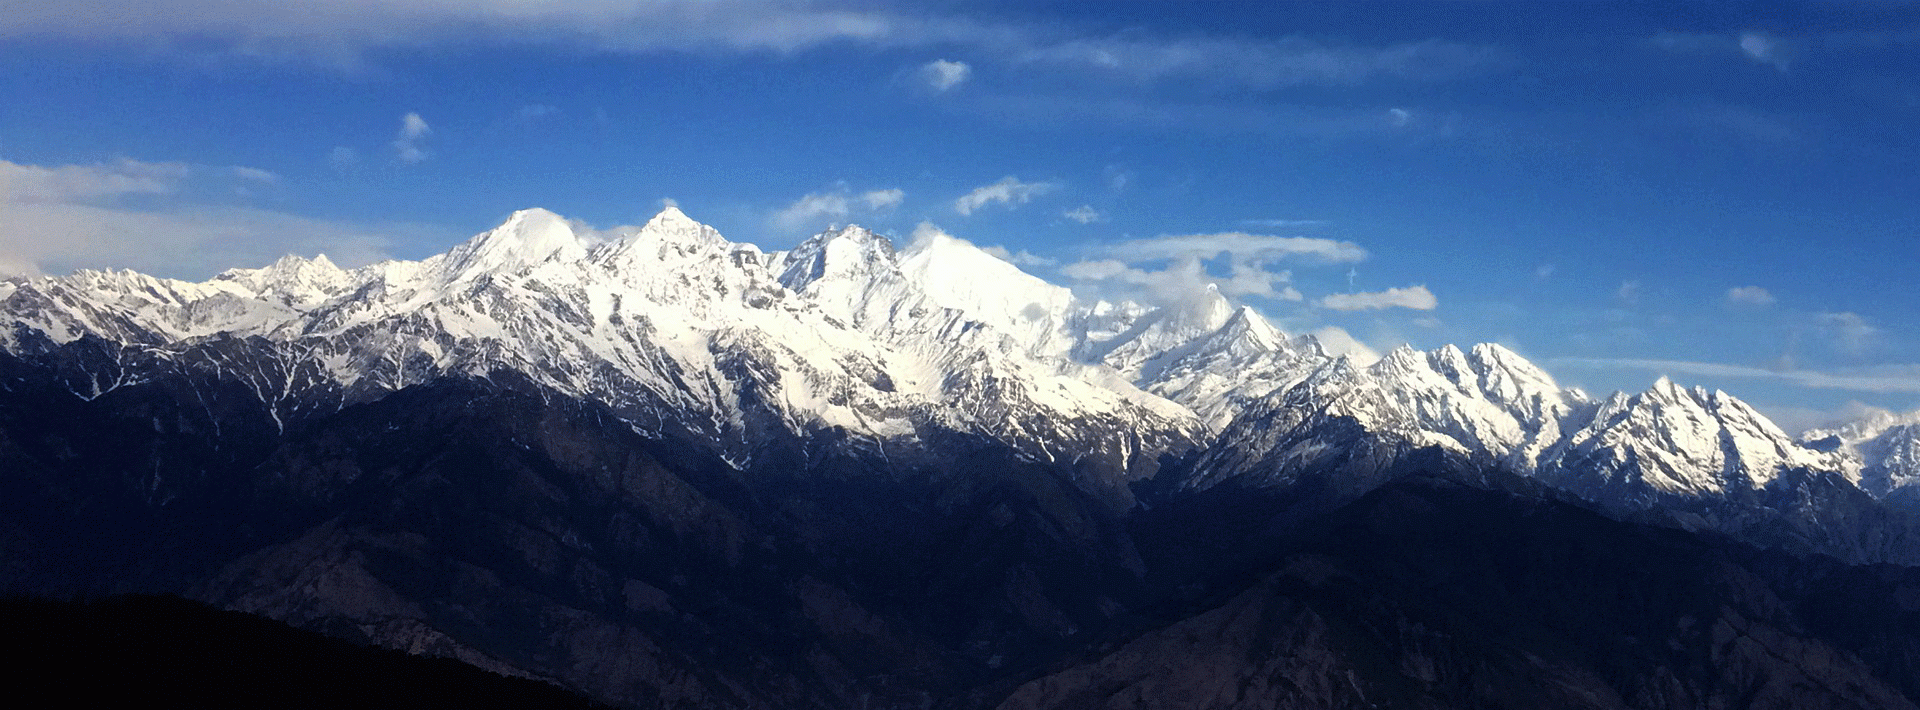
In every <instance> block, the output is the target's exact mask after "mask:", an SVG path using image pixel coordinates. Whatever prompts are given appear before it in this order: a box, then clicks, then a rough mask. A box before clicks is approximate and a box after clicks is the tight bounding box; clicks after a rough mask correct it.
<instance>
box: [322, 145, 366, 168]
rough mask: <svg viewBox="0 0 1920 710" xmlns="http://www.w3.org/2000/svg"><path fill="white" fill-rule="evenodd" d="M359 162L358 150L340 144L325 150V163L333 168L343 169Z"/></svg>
mask: <svg viewBox="0 0 1920 710" xmlns="http://www.w3.org/2000/svg"><path fill="white" fill-rule="evenodd" d="M359 164H360V151H357V150H354V149H352V148H348V147H346V146H344V145H342V146H334V148H333V150H331V151H328V152H327V165H329V166H332V167H333V169H334V170H340V171H345V170H348V169H350V168H352V167H353V166H355V165H359Z"/></svg>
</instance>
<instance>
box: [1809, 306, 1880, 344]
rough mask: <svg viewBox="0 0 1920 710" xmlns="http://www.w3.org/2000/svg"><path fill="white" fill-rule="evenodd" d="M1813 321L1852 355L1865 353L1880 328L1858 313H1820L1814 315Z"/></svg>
mask: <svg viewBox="0 0 1920 710" xmlns="http://www.w3.org/2000/svg"><path fill="white" fill-rule="evenodd" d="M1814 323H1816V324H1818V325H1819V327H1820V328H1821V330H1822V331H1824V332H1825V333H1826V334H1827V335H1828V336H1829V337H1831V338H1833V340H1834V343H1835V344H1836V345H1838V346H1839V347H1840V349H1841V350H1842V351H1844V352H1846V353H1848V354H1852V355H1859V354H1862V353H1865V352H1866V351H1867V350H1868V349H1869V348H1871V347H1872V346H1873V345H1874V343H1875V342H1876V341H1878V339H1879V337H1880V329H1879V328H1877V327H1875V326H1874V325H1872V324H1870V323H1868V322H1867V319H1866V318H1865V317H1862V316H1861V315H1860V314H1858V313H1845V312H1842V313H1821V314H1818V315H1816V316H1814Z"/></svg>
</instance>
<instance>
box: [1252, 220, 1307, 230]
mask: <svg viewBox="0 0 1920 710" xmlns="http://www.w3.org/2000/svg"><path fill="white" fill-rule="evenodd" d="M1240 223H1241V224H1244V225H1247V226H1249V227H1269V228H1273V229H1287V228H1290V227H1321V226H1325V225H1326V224H1327V221H1326V220H1324V219H1243V220H1240Z"/></svg>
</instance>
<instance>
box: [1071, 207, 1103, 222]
mask: <svg viewBox="0 0 1920 710" xmlns="http://www.w3.org/2000/svg"><path fill="white" fill-rule="evenodd" d="M1060 216H1062V217H1065V218H1067V219H1070V220H1073V221H1075V222H1079V223H1081V224H1093V223H1094V222H1098V221H1100V220H1102V219H1105V218H1104V217H1102V216H1101V214H1100V211H1099V210H1096V209H1094V208H1093V205H1081V206H1079V207H1076V208H1073V209H1070V210H1067V211H1065V212H1062V213H1060Z"/></svg>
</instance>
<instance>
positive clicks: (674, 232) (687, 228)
mask: <svg viewBox="0 0 1920 710" xmlns="http://www.w3.org/2000/svg"><path fill="white" fill-rule="evenodd" d="M642 235H645V236H647V237H649V238H651V239H652V240H654V241H658V242H662V243H679V244H689V243H718V242H723V241H726V240H725V239H723V238H722V237H721V236H720V232H719V231H717V230H715V229H714V228H713V227H709V226H707V225H705V224H701V223H700V222H697V221H694V219H693V218H692V217H688V216H687V213H685V212H681V211H680V207H679V206H678V205H672V204H669V205H667V206H666V207H663V208H661V209H660V213H659V214H656V215H654V216H653V219H649V220H647V223H646V224H645V225H642V226H641V227H640V232H639V234H637V235H635V236H636V237H639V236H642Z"/></svg>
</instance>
